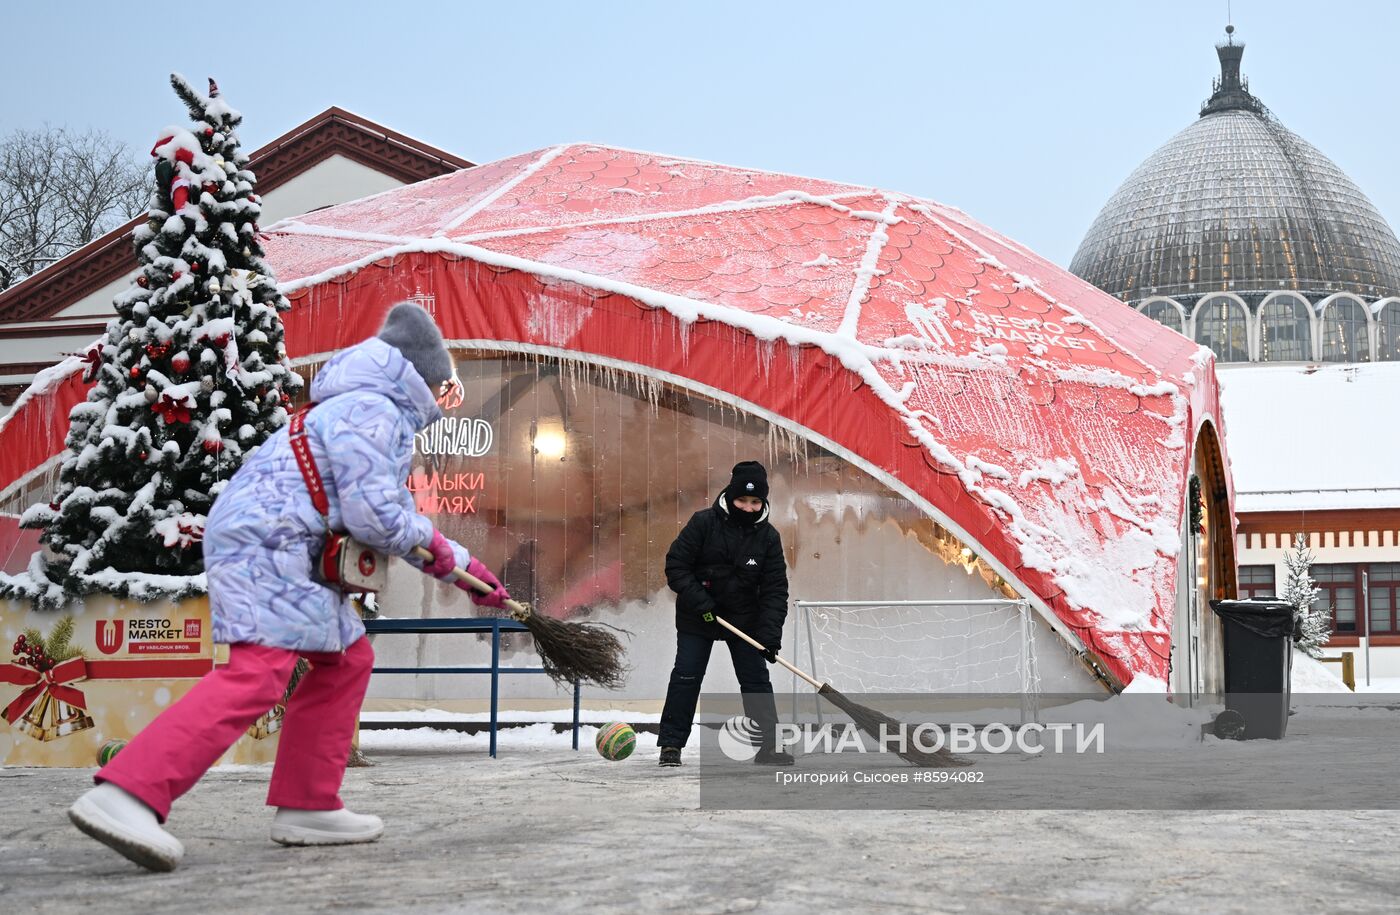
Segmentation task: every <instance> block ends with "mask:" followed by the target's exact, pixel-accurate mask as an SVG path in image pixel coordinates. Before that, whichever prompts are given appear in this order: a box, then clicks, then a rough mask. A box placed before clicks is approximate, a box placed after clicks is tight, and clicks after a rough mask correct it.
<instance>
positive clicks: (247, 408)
mask: <svg viewBox="0 0 1400 915" xmlns="http://www.w3.org/2000/svg"><path fill="white" fill-rule="evenodd" d="M171 84H172V85H173V86H174V88H175V92H176V94H177V95H179V96H180V98H181V99H182V100H183V101H184V102H185V105H186V106H187V107H188V108H189V112H190V117H191V119H192V120H193V121H194V129H193V131H190V130H184V129H181V128H178V127H171V128H167V129H166V130H164V131H162V132H161V138H160V139H159V140H158V141H157V143H156V145H155V148H154V149H152V150H151V154H152V155H153V156H154V157H155V159H156V163H155V174H156V183H155V190H154V193H153V194H152V197H151V204H150V208H149V210H148V212H147V216H148V220H147V222H146V224H145V225H144V226H139V227H138V228H137V229H136V231H135V243H136V255H137V259H138V260H139V262H140V265H141V269H140V272H139V273H138V274H137V276H136V278H135V280H134V281H133V283H132V285H131V287H130V288H128V289H127V290H125V291H123V292H121V293H119V294H118V295H117V296H116V298H115V299H114V302H113V304H114V306H115V308H116V312H117V316H116V318H115V319H113V320H112V321H111V323H109V324H108V325H107V333H106V336H105V338H104V339H102V340H100V341H98V342H97V343H96V344H94V346H93V347H92V348H91V349H90V350H89V351H88V352H87V354H86V356H85V359H86V361H87V363H88V369H87V371H88V376H87V380H89V381H93V380H95V381H96V384H95V385H94V386H93V388H92V389H91V390H90V391H89V393H88V398H87V402H86V403H81V404H78V405H77V406H75V407H74V408H73V410H72V411H71V412H70V413H69V417H68V419H69V431H68V438H67V440H66V446H67V450H66V452H65V454H64V456H63V459H62V464H61V467H60V471H59V485H58V490H57V493H56V494H55V496H54V500H53V501H52V502H50V503H48V504H36V505H34V506H32V507H30V509H29V510H28V511H26V512H25V513H24V516H23V518H22V519H21V524H22V526H24V527H28V528H39V529H42V530H43V535H42V537H41V540H42V543H43V544H44V545H45V547H46V548H47V549H46V550H45V551H44V552H41V553H37V554H35V558H34V560H33V561H31V563H30V567H29V571H28V573H27V577H28V581H27V582H20V581H19V580H18V579H10V580H9V582H8V585H9V587H8V588H6V589H5V590H7V591H9V592H10V593H12V594H13V593H25V594H27V595H28V596H31V597H33V598H36V599H37V600H38V601H39V602H40V604H41V605H46V606H50V607H52V606H57V605H59V604H62V603H65V602H66V601H68V600H70V599H72V598H73V597H76V596H79V595H82V594H86V593H90V592H93V591H104V592H108V593H113V594H117V595H119V596H131V597H135V598H137V599H152V598H156V597H162V596H167V597H180V596H184V595H187V594H192V593H198V592H199V591H201V590H203V586H204V581H203V578H202V576H200V574H199V573H201V572H202V571H203V554H202V549H201V546H200V541H201V539H202V537H203V532H204V523H205V519H206V517H207V516H208V513H209V509H210V506H211V505H212V504H213V502H214V499H215V497H217V496H218V494H219V491H220V490H221V489H222V488H223V487H224V485H225V484H226V483H227V482H228V479H229V477H231V476H232V475H233V473H234V471H235V470H237V469H238V467H239V466H240V465H241V464H242V462H243V459H244V457H245V456H246V455H247V453H248V452H249V450H250V449H252V448H253V447H255V446H256V445H258V444H260V443H261V442H262V441H263V440H264V439H266V438H267V437H268V436H269V435H271V434H272V433H273V432H274V431H276V430H277V429H278V428H280V427H281V426H282V425H284V424H285V423H286V422H287V409H286V408H287V406H288V405H289V404H290V403H291V396H292V395H294V394H296V393H297V392H298V391H299V390H300V389H301V386H302V381H301V378H299V377H298V376H297V375H296V373H294V372H293V371H292V370H291V367H290V364H289V363H288V361H287V351H286V348H285V346H284V345H283V329H282V321H281V318H280V316H279V312H281V311H285V310H286V309H287V308H289V307H290V306H289V305H288V302H287V300H286V298H285V297H283V296H282V294H281V293H279V292H278V291H277V286H276V282H275V280H274V279H273V277H272V276H271V274H270V273H269V271H268V269H267V267H266V266H265V265H264V264H263V261H262V253H263V252H262V248H261V247H260V245H259V243H258V239H257V230H258V226H257V220H258V217H259V215H260V212H261V207H260V205H259V201H258V197H257V194H256V193H255V192H254V190H253V188H254V182H255V178H254V176H253V173H252V172H251V171H249V170H248V167H247V166H248V157H247V156H246V155H245V154H244V153H243V152H241V151H240V149H239V143H238V137H237V135H236V134H235V132H234V131H235V128H237V127H238V125H239V123H240V122H241V121H242V116H241V115H240V114H239V113H238V112H237V111H235V110H234V109H232V108H230V107H229V106H228V105H227V104H226V103H225V102H224V100H223V99H222V98H221V97H220V96H219V90H218V87H217V86H216V85H215V83H214V81H213V80H212V79H211V80H210V81H209V94H208V95H207V96H205V95H202V94H200V93H199V92H197V91H196V90H195V89H194V88H192V87H191V86H190V85H189V83H187V82H186V81H185V79H184V78H183V77H181V76H180V75H178V74H175V75H172V76H171Z"/></svg>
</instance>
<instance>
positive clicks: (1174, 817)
mask: <svg viewBox="0 0 1400 915" xmlns="http://www.w3.org/2000/svg"><path fill="white" fill-rule="evenodd" d="M592 734H593V732H592V730H591V729H590V730H589V731H588V732H586V734H585V736H586V737H587V738H588V740H589V744H588V745H586V746H585V749H584V750H582V751H581V752H579V753H574V752H572V751H570V750H569V749H568V736H567V735H561V734H555V733H553V731H552V728H550V727H549V726H548V725H538V726H536V727H534V728H527V729H513V730H509V731H506V732H504V733H503V734H502V736H501V748H500V754H501V755H500V757H499V758H498V759H496V760H492V759H490V758H488V757H487V756H486V751H485V741H486V738H485V735H474V734H460V733H455V732H431V731H379V732H366V733H365V735H364V736H365V741H366V744H367V747H366V749H367V750H368V751H369V752H370V754H371V756H372V758H374V760H375V761H376V763H377V765H376V766H375V767H373V768H369V769H354V770H351V771H350V772H349V774H348V777H347V779H346V786H345V791H344V796H345V799H346V801H347V803H348V804H349V806H351V807H352V808H355V809H358V810H363V811H366V812H374V813H378V814H380V815H382V816H383V817H384V819H385V820H386V821H387V823H388V830H387V832H386V834H385V837H384V839H383V840H382V841H381V842H379V843H377V844H375V845H370V846H358V847H347V848H338V849H334V848H333V849H286V848H281V847H279V846H276V845H273V844H272V843H271V842H270V841H268V838H267V829H268V825H269V821H270V815H269V812H268V811H267V810H266V809H264V808H263V806H262V797H263V792H264V791H265V789H266V782H267V779H268V774H269V770H268V769H267V768H266V767H236V768H224V769H218V770H215V771H214V772H212V773H211V774H210V775H209V776H208V777H207V778H206V779H205V780H204V782H202V783H201V784H200V785H199V786H198V787H197V788H196V789H195V790H194V791H193V792H192V793H191V794H190V795H188V796H186V797H185V798H184V799H183V800H181V801H180V802H179V803H178V804H177V805H176V807H175V812H174V815H173V816H172V818H171V822H170V824H169V825H170V828H171V829H172V831H173V832H174V833H175V834H176V835H177V836H179V837H180V838H181V839H182V840H183V841H184V843H185V846H186V849H187V851H186V857H185V861H184V864H183V865H182V866H181V868H180V869H179V870H178V871H176V872H175V873H173V874H168V875H158V874H147V873H144V872H142V871H139V870H138V869H137V868H136V867H134V866H133V865H131V864H128V863H127V862H126V861H125V860H123V859H121V858H119V857H117V856H116V855H115V854H112V853H111V852H108V851H107V850H105V849H103V848H101V847H100V846H98V845H95V844H94V843H92V842H91V840H89V839H87V838H85V837H84V836H82V835H81V834H79V833H78V832H77V831H76V830H75V829H73V828H72V827H71V826H70V825H69V824H68V822H67V820H66V818H65V817H64V815H63V811H64V809H65V807H66V806H67V805H68V804H69V803H70V802H71V800H72V799H73V798H74V797H75V796H76V795H77V794H78V792H80V791H81V790H82V789H83V788H84V786H85V784H86V783H87V779H88V777H89V776H90V774H91V772H90V770H87V771H85V770H53V769H49V770H43V769H15V768H10V769H0V809H4V810H5V812H6V815H5V817H4V819H3V826H0V898H3V899H4V900H5V911H14V912H40V913H46V912H84V913H86V912H90V911H93V910H95V909H102V910H105V911H117V912H134V911H140V912H167V911H168V912H188V911H195V910H198V911H200V912H201V913H202V915H213V913H220V912H262V911H271V910H274V909H276V910H288V911H305V910H310V911H325V910H332V909H334V910H342V911H343V910H352V911H376V912H377V911H384V912H389V911H405V910H408V909H413V910H415V911H425V912H454V911H473V912H478V911H484V912H498V911H503V912H532V913H533V912H541V911H548V912H585V911H624V910H626V911H643V912H653V911H656V912H685V913H720V912H750V911H753V912H770V911H771V912H794V913H796V912H803V913H808V912H820V911H848V912H863V911H894V910H915V911H928V912H986V913H1005V912H1060V911H1064V912H1126V911H1134V912H1191V913H1196V912H1203V911H1204V912H1269V913H1277V912H1289V913H1292V912H1323V911H1339V910H1346V911H1349V912H1382V911H1393V910H1394V899H1395V892H1396V888H1397V887H1400V859H1397V858H1396V857H1395V855H1394V851H1393V842H1394V836H1395V835H1396V832H1397V828H1400V812H1397V811H1321V812H1306V811H1302V812H1282V811H1279V812H1274V811H1264V812H1224V813H1219V812H1209V813H1197V812H1161V811H1152V812H1126V813H1125V812H1114V811H1107V812H1078V811H1073V812H1064V811H1022V812H1016V811H1010V812H960V813H953V812H943V811H928V810H921V811H910V812H906V811H876V810H857V811H778V812H768V811H734V812H731V811H711V810H700V809H698V796H699V792H698V787H697V781H696V778H695V767H694V766H691V767H690V768H682V769H678V770H660V769H658V768H657V767H656V765H655V758H656V750H655V748H654V747H653V746H651V743H652V741H651V740H649V739H647V738H645V737H643V739H642V741H641V744H642V745H641V746H640V747H639V750H638V753H637V755H636V756H634V757H633V758H632V759H629V760H626V761H623V762H620V763H608V762H605V761H603V760H602V759H600V758H599V757H598V755H597V754H596V753H595V752H594V751H593V750H592V747H591V740H592Z"/></svg>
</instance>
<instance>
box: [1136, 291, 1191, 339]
mask: <svg viewBox="0 0 1400 915" xmlns="http://www.w3.org/2000/svg"><path fill="white" fill-rule="evenodd" d="M1138 311H1140V312H1142V313H1143V314H1144V315H1146V316H1147V317H1149V318H1151V319H1152V320H1154V321H1156V322H1157V323H1158V324H1161V325H1162V326H1163V327H1170V328H1171V329H1172V330H1174V331H1176V332H1177V333H1179V334H1184V333H1186V310H1185V309H1184V308H1182V307H1181V303H1180V302H1177V301H1176V300H1175V299H1149V300H1148V301H1146V302H1143V303H1142V305H1140V306H1138Z"/></svg>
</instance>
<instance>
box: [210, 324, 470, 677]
mask: <svg viewBox="0 0 1400 915" xmlns="http://www.w3.org/2000/svg"><path fill="white" fill-rule="evenodd" d="M311 399H312V400H315V401H317V404H318V405H317V407H316V408H315V409H314V410H312V411H311V412H310V413H309V414H308V415H307V418H306V429H307V432H308V433H309V437H310V441H311V453H312V456H313V457H314V458H315V459H316V466H317V468H318V469H319V470H320V472H321V477H322V479H323V481H324V483H325V487H326V494H327V496H328V497H329V499H330V506H331V514H330V520H331V526H332V527H333V528H334V529H336V530H340V531H348V532H350V534H351V535H353V536H354V537H356V538H358V539H360V540H362V541H364V542H365V543H368V544H370V545H371V546H374V547H375V548H377V549H381V550H383V551H384V552H386V553H388V554H389V555H391V556H407V555H408V554H409V552H410V551H411V550H412V549H413V548H414V547H416V546H427V545H428V543H429V542H430V541H431V540H432V536H433V525H432V522H431V521H429V520H428V519H427V518H425V517H423V516H422V515H420V514H418V511H417V510H416V508H415V507H414V504H413V496H412V494H410V493H409V491H408V488H407V486H406V485H405V481H406V480H407V478H408V472H409V465H410V462H411V461H412V458H413V434H414V433H415V432H417V431H419V430H420V429H422V428H424V427H426V426H427V425H429V424H430V423H432V422H434V421H435V420H437V419H439V418H440V417H441V416H442V413H441V412H440V411H439V410H438V407H437V403H436V402H435V401H434V399H433V392H432V391H430V390H429V389H428V386H427V384H425V383H424V381H423V379H422V378H421V377H420V376H419V374H418V372H417V371H416V370H415V369H414V368H413V366H412V365H411V364H410V363H409V362H408V360H407V359H405V358H404V356H403V354H402V353H400V352H399V351H398V350H397V349H395V348H394V347H392V346H390V345H389V344H387V343H385V342H384V341H383V340H380V339H379V338H377V337H371V338H370V339H368V340H366V341H364V342H363V343H360V344H357V345H355V346H353V347H350V348H349V349H347V350H344V351H343V352H341V353H339V354H337V355H336V356H335V357H334V358H332V359H331V360H330V361H329V362H328V363H326V365H325V367H324V368H323V369H322V370H321V372H320V373H319V374H318V375H317V376H316V380H315V382H314V383H313V384H312V385H311ZM324 540H325V526H324V524H323V522H322V520H321V516H320V514H319V513H317V511H316V509H315V507H314V506H313V505H312V504H311V497H310V495H308V494H307V491H306V483H305V482H304V480H303V479H302V476H301V471H300V470H299V469H298V467H297V463H296V458H295V457H294V456H293V455H292V449H291V445H290V444H289V443H288V441H287V429H286V428H285V427H283V428H282V429H280V430H278V431H277V432H276V433H274V434H273V435H272V436H271V437H270V438H268V440H267V441H266V442H264V443H263V444H262V446H261V447H259V448H258V449H257V451H256V452H255V453H254V454H253V456H252V457H251V458H249V459H248V461H247V462H246V463H244V465H243V466H242V467H241V468H239V470H238V472H237V473H235V474H234V475H233V479H231V480H230V481H229V484H228V487H227V488H225V489H224V491H223V492H222V493H220V495H219V497H218V499H217V500H216V501H215V502H214V509H213V511H212V512H210V515H209V521H208V524H207V525H206V527H205V532H204V564H205V570H206V572H207V573H208V576H209V603H210V609H211V613H212V616H213V624H214V633H213V637H214V641H216V642H220V643H239V642H246V643H252V644H255V645H267V646H270V647H274V648H289V649H296V650H300V651H340V650H343V649H344V648H345V647H347V646H348V645H350V644H351V643H353V642H354V641H355V640H356V639H358V638H359V637H360V636H362V635H363V634H364V631H365V629H364V624H362V623H361V622H360V620H359V617H358V616H357V615H356V613H355V611H354V610H353V609H352V608H351V607H350V604H349V601H348V599H347V598H346V597H345V596H344V595H343V594H341V593H340V592H339V591H337V590H334V589H332V588H328V587H326V586H325V585H323V584H320V583H319V582H317V581H315V580H314V579H313V578H312V576H311V570H312V563H313V561H314V559H315V557H316V556H317V555H318V554H319V553H320V550H321V545H322V543H323V542H324ZM452 546H453V549H454V550H455V551H456V553H457V564H458V565H460V566H463V567H465V566H466V564H467V562H468V560H469V559H470V556H469V554H468V553H467V550H466V549H465V548H464V547H462V546H461V545H460V544H457V543H453V545H452ZM413 564H414V565H418V566H420V567H421V565H422V564H421V563H420V562H416V561H414V562H413Z"/></svg>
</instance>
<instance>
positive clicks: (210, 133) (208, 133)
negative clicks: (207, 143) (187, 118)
mask: <svg viewBox="0 0 1400 915" xmlns="http://www.w3.org/2000/svg"><path fill="white" fill-rule="evenodd" d="M204 135H205V136H206V137H212V136H213V135H214V128H212V127H206V128H204Z"/></svg>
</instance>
